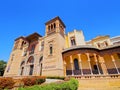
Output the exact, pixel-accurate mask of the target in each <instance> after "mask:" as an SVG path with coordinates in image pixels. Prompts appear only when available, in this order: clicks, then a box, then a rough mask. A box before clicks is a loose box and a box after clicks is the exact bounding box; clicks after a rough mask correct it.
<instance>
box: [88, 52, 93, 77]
mask: <svg viewBox="0 0 120 90" xmlns="http://www.w3.org/2000/svg"><path fill="white" fill-rule="evenodd" d="M87 58H88V64H89V68H90V72H91V74H92V75H93V72H92V67H91V64H90V57H89V53H87Z"/></svg>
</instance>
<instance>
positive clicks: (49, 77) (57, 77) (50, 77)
mask: <svg viewBox="0 0 120 90" xmlns="http://www.w3.org/2000/svg"><path fill="white" fill-rule="evenodd" d="M47 79H61V80H64V79H65V77H59V76H48V77H47Z"/></svg>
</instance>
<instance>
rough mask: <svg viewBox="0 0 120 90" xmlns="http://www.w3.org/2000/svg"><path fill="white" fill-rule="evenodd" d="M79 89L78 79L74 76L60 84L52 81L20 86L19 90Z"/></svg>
mask: <svg viewBox="0 0 120 90" xmlns="http://www.w3.org/2000/svg"><path fill="white" fill-rule="evenodd" d="M77 89H78V81H77V80H76V79H74V78H72V79H70V81H67V82H63V83H60V84H57V83H51V84H47V85H42V86H38V85H35V86H32V87H29V88H19V89H18V90H77Z"/></svg>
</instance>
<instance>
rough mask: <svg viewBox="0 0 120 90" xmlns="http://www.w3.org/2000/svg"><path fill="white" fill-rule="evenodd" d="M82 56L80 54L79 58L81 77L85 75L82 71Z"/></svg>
mask: <svg viewBox="0 0 120 90" xmlns="http://www.w3.org/2000/svg"><path fill="white" fill-rule="evenodd" d="M80 56H81V54H78V58H79V67H80V69H81V75H83V71H82V60H81V57H80Z"/></svg>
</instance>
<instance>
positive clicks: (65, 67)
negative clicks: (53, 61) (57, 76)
mask: <svg viewBox="0 0 120 90" xmlns="http://www.w3.org/2000/svg"><path fill="white" fill-rule="evenodd" d="M64 76H66V62H65V61H64Z"/></svg>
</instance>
